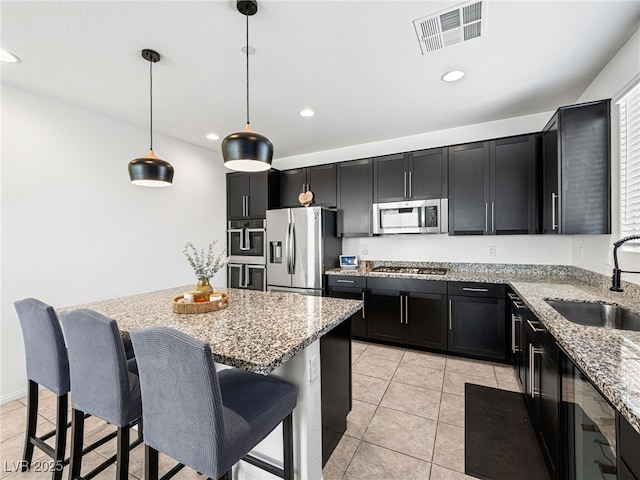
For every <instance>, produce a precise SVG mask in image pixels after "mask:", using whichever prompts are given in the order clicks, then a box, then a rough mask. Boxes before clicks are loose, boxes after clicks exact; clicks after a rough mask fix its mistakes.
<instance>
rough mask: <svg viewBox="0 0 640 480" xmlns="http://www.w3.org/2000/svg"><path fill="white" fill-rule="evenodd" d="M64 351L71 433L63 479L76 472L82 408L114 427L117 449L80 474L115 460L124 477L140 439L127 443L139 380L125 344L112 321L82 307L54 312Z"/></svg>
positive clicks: (124, 479)
mask: <svg viewBox="0 0 640 480" xmlns="http://www.w3.org/2000/svg"><path fill="white" fill-rule="evenodd" d="M60 321H61V322H62V327H63V328H64V333H65V337H66V339H67V346H68V351H69V370H70V379H71V390H72V392H73V393H72V396H71V405H72V408H73V410H72V436H71V469H70V472H69V479H70V480H75V479H79V478H83V477H80V471H81V467H82V454H83V452H82V442H83V437H84V413H89V414H91V415H93V416H96V417H98V418H101V419H103V420H105V421H107V422H109V423H111V424H113V425H115V426H116V427H118V428H117V437H118V451H117V453H116V455H114V456H112V457H111V458H109V459H108V460H107V461H105V462H104V463H103V464H101V465H100V466H98V467H96V468H95V469H94V470H92V471H91V472H90V473H88V474H87V475H86V476H85V477H84V478H87V479H89V478H92V477H94V476H95V475H97V474H98V473H100V472H101V471H103V470H104V469H105V468H107V467H108V466H109V465H111V464H112V463H114V462H117V478H118V479H119V480H128V473H129V450H130V449H131V448H134V447H135V446H137V445H139V444H140V443H142V438H141V437H142V431H141V428H142V423H141V422H140V423H139V426H138V428H139V431H138V434H139V437H138V439H137V440H135V441H134V442H133V443H132V444H129V438H130V431H129V430H130V427H131V426H133V425H134V424H135V423H136V421H138V420H139V419H140V416H141V414H142V405H141V402H140V383H139V380H138V375H136V374H135V373H133V372H131V371H130V370H131V368H130V366H129V368H128V365H127V358H126V353H125V346H124V343H123V341H122V338H121V336H120V331H119V330H118V326H117V325H116V322H115V321H114V320H112V319H110V318H107V317H104V316H103V315H100V314H99V313H97V312H94V311H92V310H88V309H78V310H73V311H69V312H63V313H61V314H60Z"/></svg>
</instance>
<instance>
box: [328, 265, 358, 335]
mask: <svg viewBox="0 0 640 480" xmlns="http://www.w3.org/2000/svg"><path fill="white" fill-rule="evenodd" d="M327 277H328V278H327V296H328V297H334V298H348V299H351V300H362V301H364V299H365V296H364V291H365V288H366V284H367V281H366V280H367V279H366V277H359V276H355V275H327ZM366 311H367V308H366V307H365V308H363V309H362V310H360V311H359V312H358V313H356V314H355V315H353V316H352V317H351V335H353V336H354V337H356V338H363V339H366V338H367V318H366Z"/></svg>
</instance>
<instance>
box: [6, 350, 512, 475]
mask: <svg viewBox="0 0 640 480" xmlns="http://www.w3.org/2000/svg"><path fill="white" fill-rule="evenodd" d="M352 360H353V410H352V411H351V413H350V414H349V417H348V419H347V420H348V424H347V432H346V434H345V435H344V436H343V438H342V440H341V441H340V443H339V444H338V446H337V448H336V450H335V451H334V453H333V455H332V456H331V458H330V459H329V461H328V462H327V464H326V465H325V468H324V469H323V477H324V479H325V480H337V479H345V480H354V479H366V480H378V479H379V480H387V479H389V480H391V479H402V480H410V479H417V480H428V479H431V480H458V479H464V478H472V477H468V476H466V475H465V474H464V384H465V382H469V383H476V384H480V385H488V386H492V387H499V388H503V389H506V390H515V391H518V383H517V381H516V379H515V376H514V373H513V369H512V368H511V367H510V366H508V365H502V364H496V363H490V362H481V361H475V360H467V359H460V358H456V357H450V356H446V355H438V354H432V353H424V352H417V351H413V350H406V349H402V348H395V347H388V346H382V345H376V344H369V343H365V342H358V341H355V342H354V343H353V359H352ZM55 412H56V398H55V396H54V395H53V394H52V393H51V392H49V391H47V390H44V391H42V392H41V393H40V415H39V422H38V434H42V433H44V432H47V431H49V430H51V429H53V428H54V423H53V422H55ZM25 418H26V399H24V398H23V399H20V400H15V401H13V402H10V403H7V404H5V405H2V406H0V478H1V479H3V480H48V479H50V478H51V474H50V473H49V472H46V471H34V470H35V469H32V471H29V472H26V473H21V472H19V471H16V467H17V463H18V462H19V461H20V459H21V457H22V449H23V444H24V443H23V442H24V428H25ZM85 427H86V430H85V443H91V442H92V441H95V440H96V439H97V438H99V437H101V436H102V435H104V434H106V433H108V432H109V431H111V430H112V429H113V427H112V426H110V425H108V424H106V422H104V421H102V420H99V419H96V418H89V419H87V420H86V423H85ZM49 442H50V443H52V442H51V440H50V441H49ZM69 443H70V442H69V441H68V442H67V455H68V452H69ZM34 452H35V453H34V465H35V464H36V462H41V463H39V465H40V466H41V468H40V470H45V469H46V467H47V465H48V464H47V463H46V462H47V461H48V458H47V457H46V456H44V454H42V452H40V451H39V450H38V449H35V450H34ZM114 453H115V441H114V440H112V441H110V442H108V443H107V444H105V445H103V446H102V447H100V448H98V449H97V450H96V451H94V452H92V453H91V454H89V455H87V456H86V457H85V461H84V463H83V469H82V473H83V474H85V473H87V472H88V471H90V470H91V469H92V468H93V467H95V466H96V465H98V464H99V463H101V462H102V461H103V460H104V459H105V458H108V457H110V456H111V455H113V454H114ZM172 466H173V463H172V461H171V460H170V459H168V458H166V457H162V456H161V462H160V473H161V474H162V473H164V472H166V471H168V469H169V468H171V467H172ZM18 470H19V468H18ZM67 474H68V469H67V468H65V471H64V473H63V478H64V479H66V478H67ZM114 477H115V466H113V465H112V466H110V467H109V468H108V469H107V470H105V471H104V472H102V473H101V474H99V475H98V476H97V477H95V478H97V479H113V478H114ZM143 478H144V447H143V446H138V447H137V448H135V449H134V450H133V451H132V452H131V460H130V466H129V480H140V479H143ZM174 478H175V479H176V480H191V479H193V480H195V479H198V480H202V478H203V477H202V476H199V475H197V474H196V472H195V471H193V470H190V469H188V468H185V469H183V470H182V471H181V472H180V473H179V474H178V475H176V476H175V477H174Z"/></svg>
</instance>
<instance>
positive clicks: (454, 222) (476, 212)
mask: <svg viewBox="0 0 640 480" xmlns="http://www.w3.org/2000/svg"><path fill="white" fill-rule="evenodd" d="M488 160H489V144H488V143H486V144H485V143H472V144H467V145H458V146H455V147H450V148H449V234H453V235H469V234H476V235H482V234H484V233H490V232H489V203H488V199H489V182H488V173H489V162H488Z"/></svg>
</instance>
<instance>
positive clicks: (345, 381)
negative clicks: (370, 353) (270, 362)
mask: <svg viewBox="0 0 640 480" xmlns="http://www.w3.org/2000/svg"><path fill="white" fill-rule="evenodd" d="M354 316H357V314H355V315H353V316H352V317H351V318H352V319H353V317H354ZM320 372H321V373H320V375H321V376H320V390H321V396H322V465H323V466H324V464H325V463H327V460H329V457H330V456H331V454H332V453H333V451H334V450H335V448H336V446H337V445H338V442H339V441H340V439H341V438H342V435H343V434H344V432H345V430H346V429H347V415H348V414H349V412H350V411H351V402H352V395H351V320H347V321H345V322H342V323H341V324H340V325H338V326H337V327H336V328H334V329H333V330H331V331H330V332H328V333H327V334H326V335H324V336H322V337H320Z"/></svg>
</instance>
